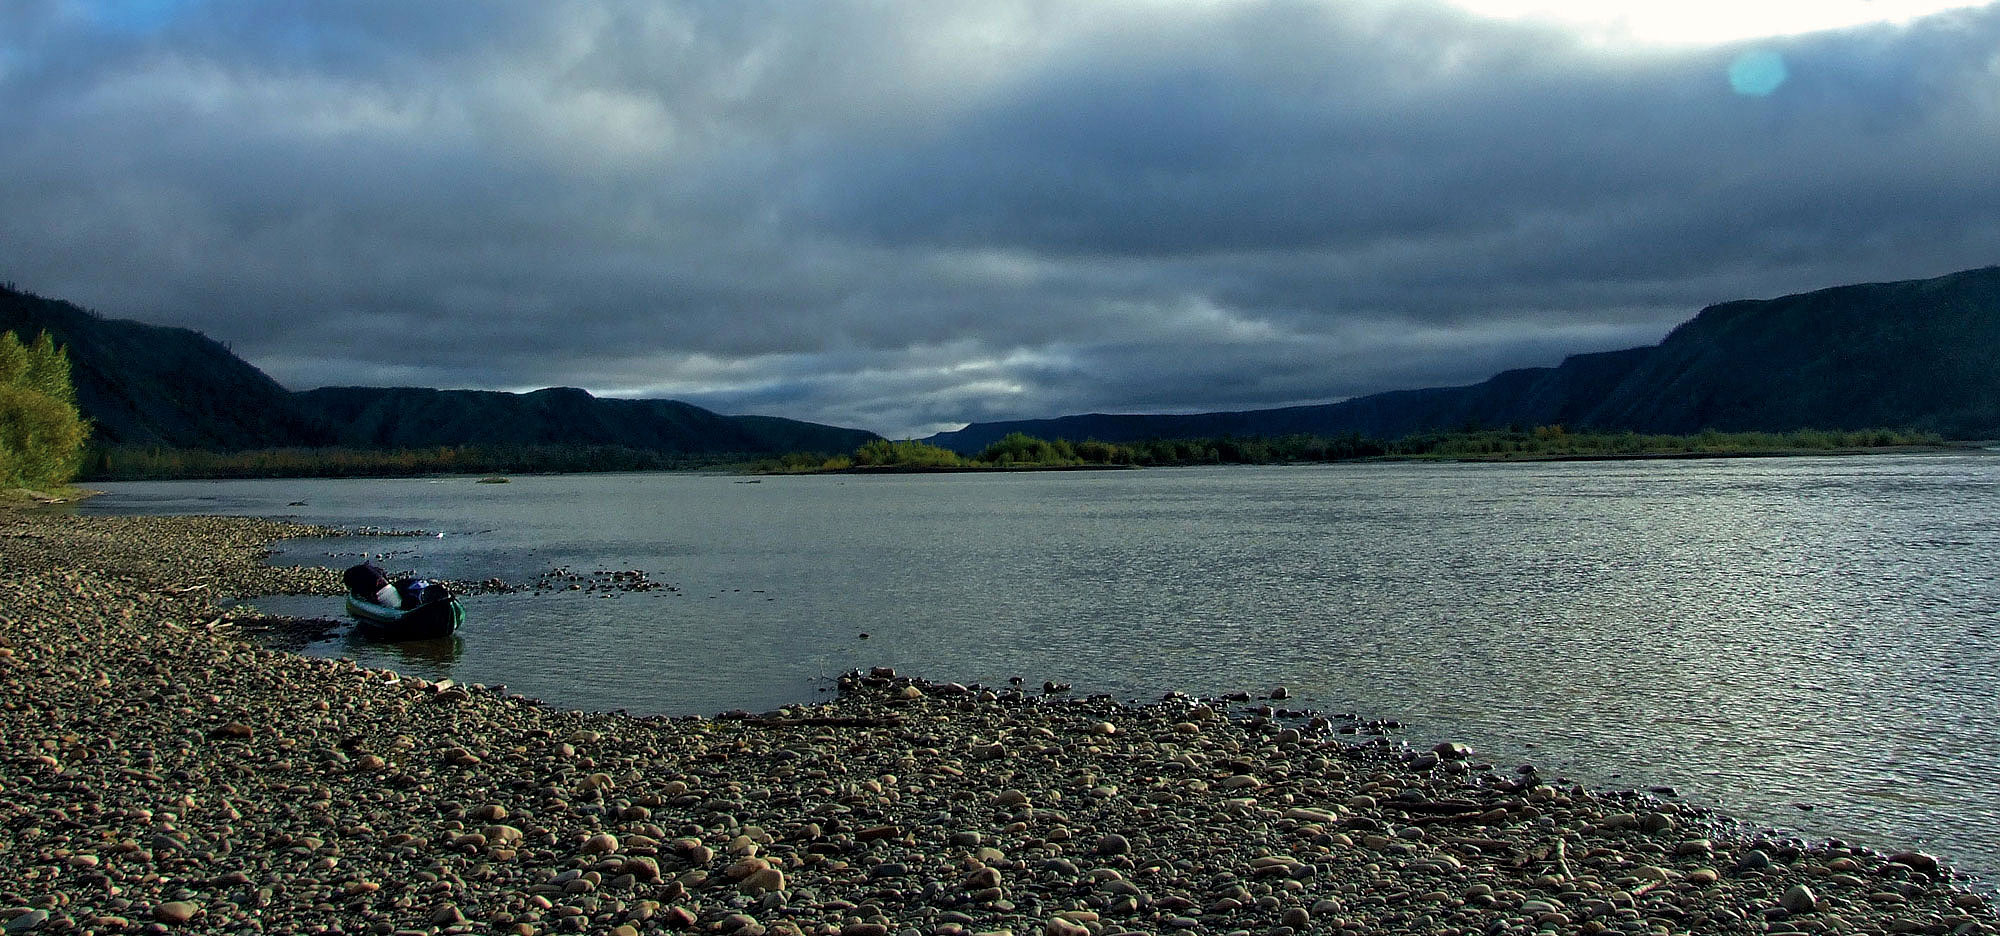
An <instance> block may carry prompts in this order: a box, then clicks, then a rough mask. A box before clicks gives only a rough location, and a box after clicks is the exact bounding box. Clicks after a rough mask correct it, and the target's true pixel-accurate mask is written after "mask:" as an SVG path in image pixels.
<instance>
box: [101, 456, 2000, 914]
mask: <svg viewBox="0 0 2000 936" xmlns="http://www.w3.org/2000/svg"><path fill="white" fill-rule="evenodd" d="M474 480H475V479H471V478H453V479H422V480H366V481H361V480H337V481H319V480H312V481H299V480H272V481H239V482H185V483H181V482H176V483H146V484H113V485H103V486H102V487H103V488H104V489H105V490H106V494H105V495H104V496H102V497H99V498H96V499H94V500H92V501H90V502H88V503H87V504H86V505H85V506H84V507H82V508H81V509H82V510H84V511H87V512H108V513H224V514H248V515H258V516H284V517H293V518H297V519H299V520H303V521H307V522H318V523H329V524H334V525H340V526H347V527H358V526H377V527H384V528H401V529H413V528H414V529H423V530H428V531H433V532H435V533H441V534H442V536H426V537H397V538H378V537H363V538H344V539H338V540H308V541H299V542H295V543H293V544H290V545H289V546H287V547H286V548H285V551H284V552H283V553H282V554H281V555H280V557H279V558H278V561H281V562H291V563H301V564H313V565H332V566H340V565H345V564H350V563H352V562H354V561H358V558H359V557H360V555H361V554H362V553H363V552H367V553H370V554H373V555H382V554H385V553H386V556H385V557H384V558H383V560H382V561H383V563H384V564H385V565H386V566H388V567H390V568H391V569H408V570H414V571H417V572H419V573H421V574H425V575H430V576H436V577H442V578H451V579H458V580H479V579H485V578H489V577H496V576H497V577H499V578H502V579H505V580H507V581H509V582H517V583H527V582H531V581H534V580H536V579H537V578H538V577H542V576H544V575H545V574H546V573H548V572H550V571H551V570H553V569H558V568H564V569H568V570H570V571H572V572H574V573H575V574H577V575H578V576H579V579H578V581H576V582H575V584H577V585H579V586H580V587H579V588H577V589H575V590H570V589H568V588H567V584H569V583H568V582H561V583H559V586H560V587H559V589H558V590H556V591H553V592H547V593H541V594H535V593H523V594H513V595H475V596H471V597H469V598H468V599H467V601H466V604H467V623H466V627H465V629H464V630H463V631H462V633H461V636H460V637H459V638H457V639H455V640H453V641H446V642H428V643H423V644H408V645H400V646H393V645H392V646H384V645H376V644H368V643H362V642H357V641H355V640H353V639H352V638H351V637H348V636H345V635H341V636H336V637H334V638H333V639H331V640H326V641H321V642H318V643H314V644H311V645H309V646H305V647H302V648H299V649H302V650H303V651H304V652H307V653H311V654H316V655H324V656H345V657H351V658H354V659H357V660H359V661H361V662H362V663H364V664H366V665H369V666H377V667H386V668H391V669H396V670H399V671H404V672H410V673H415V674H419V675H423V676H426V677H430V678H441V677H446V676H449V677H451V678H454V679H458V680H461V681H468V682H486V683H505V684H506V685H507V686H508V687H509V688H510V689H513V690H518V691H521V692H525V693H527V694H530V695H534V696H538V697H540V698H543V699H545V700H547V701H549V702H551V703H553V704H558V705H564V706H571V707H579V708H588V709H600V710H608V709H627V710H630V711H633V712H640V713H654V712H664V713H675V714H697V713H713V712H717V711H721V710H726V709H736V708H743V709H751V710H763V709H769V708H773V707H776V706H778V705H782V704H785V703H788V702H799V701H811V700H813V699H815V698H820V697H823V693H824V692H826V691H828V690H830V688H831V685H832V683H831V678H832V676H833V675H835V674H837V673H839V672H841V671H843V670H846V669H850V668H854V667H865V666H873V665H891V666H895V667H897V668H899V669H901V670H903V671H906V672H914V673H918V674H921V675H924V676H927V677H929V678H932V679H939V680H957V681H962V682H974V681H977V682H983V683H986V684H988V685H1005V684H1006V682H1007V680H1008V678H1009V677H1013V676H1019V677H1022V678H1023V679H1025V680H1026V681H1027V683H1028V685H1029V687H1030V688H1031V689H1032V688H1034V687H1038V686H1039V685H1040V684H1041V683H1042V681H1044V680H1054V681H1058V682H1065V683H1070V684H1072V685H1073V686H1074V691H1076V692H1079V693H1082V692H1108V693H1112V694H1115V695H1117V696H1119V697H1121V698H1138V699H1149V698H1154V697H1157V696H1158V695H1159V694H1161V693H1163V692H1166V691H1171V690H1180V691H1187V692H1193V693H1198V694H1212V693H1222V692H1227V691H1231V690H1248V691H1251V692H1255V693H1263V692H1268V691H1269V690H1270V689H1272V688H1274V687H1277V686H1284V687H1287V688H1288V689H1289V691H1290V693H1291V695H1292V696H1293V698H1292V699H1291V700H1289V701H1287V702H1285V703H1282V704H1285V705H1295V706H1301V707H1312V708H1317V709H1322V710H1326V711H1330V712H1352V713H1356V714H1358V715H1359V716H1361V717H1363V718H1392V719H1398V720H1400V721H1401V722H1403V724H1404V725H1405V726H1406V727H1405V728H1404V730H1403V731H1402V732H1401V734H1402V736H1404V737H1408V738H1410V739H1411V740H1412V741H1422V742H1426V743H1428V742H1430V741H1437V740H1454V741H1462V742H1466V743H1469V744H1471V745H1473V746H1474V747H1475V748H1477V749H1479V750H1480V751H1481V752H1482V754H1483V755H1484V756H1486V757H1487V758H1489V759H1492V760H1494V761H1495V762H1496V763H1501V764H1513V763H1521V762H1533V763H1535V764H1536V765H1538V766H1539V767H1540V768H1541V769H1542V771H1543V773H1544V774H1545V775H1554V774H1558V773H1560V774H1564V775H1567V776H1568V777H1570V778H1572V779H1575V780H1577V781H1579V782H1582V783H1585V784H1586V785H1590V786H1598V787H1648V786H1671V787H1674V788H1677V789H1678V790H1679V791H1680V792H1681V794H1682V795H1683V796H1684V797H1685V798H1687V799H1689V800H1692V801H1695V802H1700V803H1704V804H1709V805H1715V806H1718V807H1721V808H1723V809H1725V810H1727V811H1729V812H1731V813H1734V814H1735V815H1738V816H1741V817H1744V818H1746V819H1748V820H1750V821H1753V822H1756V823H1759V824H1768V825H1774V826H1778V827H1780V828H1786V829H1792V830H1797V831H1799V832H1801V833H1802V834H1805V835H1807V836H1810V837H1815V838H1821V837H1828V836H1837V837H1842V838H1846V839H1849V840H1852V841H1860V842H1865V843H1870V844H1877V845H1880V846H1883V847H1892V846H1893V847H1905V846H1918V847H1923V848H1925V849H1927V850H1930V851H1933V852H1935V853H1938V854H1941V855H1943V856H1945V857H1948V858H1950V859H1952V860H1954V861H1955V862H1957V863H1958V864H1959V865H1960V866H1961V867H1963V868H1966V869H1969V870H1974V871H1977V872H1980V873H1981V874H1982V875H1983V876H1984V877H1985V878H1986V879H1987V880H1988V881H1991V880H1993V879H1994V878H1995V876H1996V874H1995V873H1996V871H2000V803H1996V801H1995V799H1994V797H1993V795H1992V794H1993V791H1994V790H1995V789H2000V582H1996V580H1995V577H1994V576H1993V574H1992V564H1993V561H1994V557H1995V556H1996V555H2000V506H1996V505H2000V498H1996V494H2000V459H1993V458H1991V457H1986V456H1974V455H1968V456H1871V457H1858V458H1840V459H1826V458H1816V459H1760V460H1726V461H1695V462H1611V463H1561V464H1534V465H1428V464H1425V465H1418V464H1391V465H1343V466H1312V467H1295V468H1221V469H1179V470H1152V471H1143V472H1116V473H1081V474H1078V473H1057V474H1011V475H922V476H907V477H886V476H818V477H796V478H786V477H774V478H764V479H756V481H755V483H748V482H750V481H751V480H752V479H747V478H742V477H737V476H729V475H703V474H655V475H594V476H560V477H518V478H515V479H513V481H512V483H510V484H504V485H501V484H493V485H481V484H475V483H474ZM631 570H639V571H643V572H645V573H646V574H647V575H648V577H649V578H650V579H651V580H652V581H655V582H660V583H665V584H670V585H672V586H674V588H672V589H668V588H659V589H654V590H649V591H630V590H622V589H618V588H616V587H608V588H600V587H597V586H601V585H612V584H614V583H613V582H612V580H611V579H610V578H609V577H608V576H602V575H596V574H594V573H597V572H600V571H603V572H611V571H631ZM257 604H258V606H259V607H260V608H264V609H266V610H270V611H272V612H274V613H283V614H294V615H303V616H326V617H332V616H337V615H338V614H339V613H340V609H339V605H338V602H337V600H332V599H326V598H288V599H265V600H260V601H259V602H257ZM863 634H865V635H866V637H863V636H862V635H863ZM1801 807H1811V808H1810V809H1809V810H1808V809H1803V808H1801Z"/></svg>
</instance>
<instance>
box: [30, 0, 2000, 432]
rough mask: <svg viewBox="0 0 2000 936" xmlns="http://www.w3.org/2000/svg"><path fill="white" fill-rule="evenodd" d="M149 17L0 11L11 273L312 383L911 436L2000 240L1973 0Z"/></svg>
mask: <svg viewBox="0 0 2000 936" xmlns="http://www.w3.org/2000/svg"><path fill="white" fill-rule="evenodd" d="M169 6H170V7H171V8H172V9H171V15H168V16H166V17H164V18H163V19H161V20H160V21H159V22H157V23H136V24H135V23H130V22H118V21H113V20H107V19H103V18H98V19H92V18H90V17H88V16H85V15H82V14H81V13H79V12H78V11H79V10H81V9H83V8H84V5H78V4H73V3H68V2H58V0H24V2H17V3H10V4H8V5H7V6H6V7H4V8H0V164H4V165H6V166H8V167H9V168H8V170H7V171H6V172H4V173H0V204H5V205H6V206H7V208H6V210H5V211H4V212H0V277H4V278H8V279H13V280H15V281H17V282H19V283H21V284H22V285H24V286H27V287H29V288H33V289H36V290H38V291H41V292H44V293H48V294H52V295H60V296H64V297H66V298H72V299H76V300H77V301H80V302H83V303H85V304H88V305H92V306H95V307H98V308H100V309H101V310H103V311H106V312H108V313H111V314H117V315H131V316H134V317H140V318H144V319H148V320H152V321H160V322H169V323H175V324H186V325H189V326H192V327H196V328H200V329H202V330H204V331H207V332H209V333H210V334H212V335H214V336H216V337H218V338H222V339H225V340H230V341H232V342H233V344H234V346H235V347H236V349H237V350H238V352H239V353H242V354H244V355H245V356H246V357H248V358H249V359H251V360H252V361H253V362H254V363H257V364H259V365H260V366H262V367H264V368H265V369H266V370H268V371H270V372H271V373H272V374H273V376H276V377H277V378H279V379H280V380H281V381H283V382H285V383H287V384H288V385H291V386H296V387H309V386H317V385H321V384H328V383H401V384H427V385H435V386H467V387H493V388H502V389H526V388H532V387H538V386H543V385H550V384H568V385H578V386H584V387H587V388H590V389H592V390H593V391H596V392H600V393H613V394H622V395H662V396H674V397H677V398H682V399H688V400H691V401H693V402H697V403H701V404H703V405H709V406H713V407H716V408H719V409H723V410H725V411H756V412H770V413H776V414H780V415H788V416H795V417H799V418H807V419H815V420H821V421H827V422H834V423H840V424H846V425H860V426H864V427H867V428H872V429H876V430H878V431H883V432H888V433H893V434H906V433H912V432H921V431H928V430H929V429H931V428H934V427H936V426H939V425H944V424H952V423H957V422H961V421H965V420H968V419H987V418H1004V417H1017V416H1046V415H1056V414H1059V413H1064V412H1083V411H1092V410H1097V411H1107V410H1125V411H1149V412H1160V411H1186V410H1195V409H1216V408H1249V407H1257V406H1276V405H1285V404H1291V403H1298V402H1309V401H1322V400H1330V399H1337V398H1341V397H1344V396H1349V395H1353V394H1359V393H1367V392H1373V391H1376V390H1383V389H1394V388H1399V387H1408V386H1420V385H1433V384H1440V383H1461V382H1469V381H1472V380H1477V379H1480V378H1483V377H1484V376H1487V375H1488V374H1490V373H1491V372H1493V371H1494V370H1498V369H1501V368H1504V367H1511V366H1521V365H1526V364H1548V363H1553V362H1554V361H1555V360H1557V359H1559V358H1560V357H1561V356H1562V355H1563V354H1565V353H1570V352H1576V351H1586V350H1601V349H1604V348H1610V347H1620V346H1627V345H1632V344H1638V343H1644V342H1648V341H1652V340H1655V339H1657V338H1658V337H1659V336H1660V335H1661V334H1663V333H1664V332H1665V331H1666V329H1667V328H1669V327H1671V326H1672V325H1673V324H1675V323H1677V322H1678V321H1680V320H1682V319H1684V318H1686V317H1687V316H1688V315H1690V314H1691V313H1692V312H1693V311H1695V310H1696V309H1697V308H1699V307H1700V306H1701V305H1703V304H1706V303H1708V302H1712V301H1718V300H1722V299H1727V298H1735V297H1739V296H1752V295H1768V294H1773V293H1777V292H1784V291H1790V290H1797V289H1806V288H1812V287H1816V286H1822V285H1832V284H1835V283H1840V282H1850V281H1856V280H1863V279H1881V278H1905V277H1915V276H1927V275H1933V274H1936V273H1941V272H1945V271H1948V270H1952V269H1958V268H1963V267H1969V266H1976V265H1981V264H1986V263H1992V262H1996V261H2000V250H1996V245H2000V174H1996V173H1993V172H1992V171H1991V166H1990V164H1991V161H1992V154H1993V153H1994V152H2000V5H1989V6H1987V7H1984V8H1980V9H1976V10H1971V11H1965V12H1960V13H1954V14H1945V15H1940V16H1937V17H1932V18H1930V19H1927V20H1923V21H1920V22H1918V23H1917V24H1915V25H1914V26H1912V27H1911V28H1908V29H1890V28H1876V29H1862V30H1853V31H1848V32H1842V33H1829V34H1821V35H1817V36H1809V37H1803V38H1798V39H1793V40H1786V41H1782V42H1764V43H1756V44H1749V45H1737V46H1729V47H1719V48H1712V49H1699V50H1686V51H1671V50H1658V49H1655V50H1624V51H1618V50H1607V49H1603V48H1598V47H1593V46H1590V45H1587V44H1584V43H1581V42H1579V41H1577V40H1574V39H1571V38H1569V37H1567V36H1565V35H1563V34H1560V33H1558V32H1555V31H1552V30H1549V29H1546V28H1540V27H1530V26H1523V25H1510V24H1496V23H1493V22H1489V21H1482V20H1477V19H1474V18H1471V17H1468V16H1466V15H1463V14H1459V13H1456V12H1453V11H1451V10H1450V9H1448V8H1445V7H1442V6H1437V5H1431V4H1425V3H1417V2H1407V3H1387V2H1383V3H1367V2H1340V3H1332V2H1325V3H1322V2H1308V0H1293V2H1280V0H1271V2H1251V0H1245V2H1235V3H1167V2H1140V0H1131V2H1121V3H1111V2H1106V3H1096V4H1069V3H1036V2H1016V3H1002V2H988V0H980V2H962V3H948V2H935V0H926V2H918V0H910V2H907V3H862V2H858V0H856V2H850V3H834V2H827V3H814V4H788V3H776V2H770V3H750V2H713V3H701V2H682V3H667V4H662V3H654V2H636V0H635V2H630V3H621V2H612V0H604V2H591V0H570V2H540V0H537V2H520V3H501V2H432V3H424V4H406V3H390V2H367V3H362V2H351V3H342V4H324V3H317V2H303V0H300V2H292V3H279V2H251V0H230V2H223V0H214V2H201V0H183V2H181V3H179V4H172V5H169ZM1752 47H1754V48H1760V49H1769V50H1774V51H1778V52H1780V53H1782V54H1783V55H1784V56H1785V57H1786V60H1787V63H1788V66H1789V72H1790V76H1791V77H1790V80H1789V81H1788V82H1787V83H1786V84H1785V85H1783V86H1782V87H1780V88H1779V89H1778V91H1777V92H1776V93H1774V94H1772V95H1770V96H1769V97H1762V98H1754V97H1744V96H1739V95H1736V94H1733V93H1731V91H1730V89H1729V85H1728V82H1727V78H1726V73H1727V69H1728V66H1729V63H1730V61H1731V60H1732V59H1733V58H1734V57H1735V56H1736V55H1737V54H1739V53H1741V52H1743V51H1746V50H1747V49H1749V48H1752Z"/></svg>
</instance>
